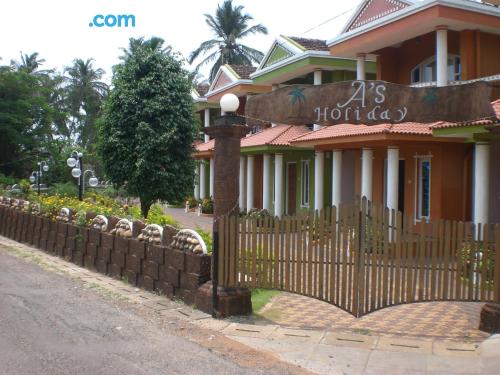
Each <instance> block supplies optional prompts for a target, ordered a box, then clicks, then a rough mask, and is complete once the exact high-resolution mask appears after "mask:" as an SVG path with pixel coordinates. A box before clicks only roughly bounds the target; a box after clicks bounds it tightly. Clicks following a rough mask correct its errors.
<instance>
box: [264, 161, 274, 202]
mask: <svg viewBox="0 0 500 375" xmlns="http://www.w3.org/2000/svg"><path fill="white" fill-rule="evenodd" d="M271 187H272V184H271V155H270V154H264V159H263V165H262V208H263V209H265V210H268V211H269V210H270V209H271Z"/></svg>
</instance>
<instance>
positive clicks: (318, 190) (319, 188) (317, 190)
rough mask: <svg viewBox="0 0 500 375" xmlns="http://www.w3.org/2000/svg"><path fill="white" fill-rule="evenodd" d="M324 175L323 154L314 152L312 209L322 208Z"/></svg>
mask: <svg viewBox="0 0 500 375" xmlns="http://www.w3.org/2000/svg"><path fill="white" fill-rule="evenodd" d="M324 174H325V153H324V152H323V151H316V153H315V156H314V209H315V210H321V209H322V208H323V192H324Z"/></svg>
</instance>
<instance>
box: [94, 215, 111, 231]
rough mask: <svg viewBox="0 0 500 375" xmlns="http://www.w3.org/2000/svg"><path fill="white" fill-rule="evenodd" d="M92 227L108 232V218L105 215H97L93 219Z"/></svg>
mask: <svg viewBox="0 0 500 375" xmlns="http://www.w3.org/2000/svg"><path fill="white" fill-rule="evenodd" d="M90 227H91V228H93V229H97V230H99V231H101V232H106V231H107V230H108V218H107V217H106V216H103V215H97V216H96V217H94V218H93V219H92V222H91V223H90Z"/></svg>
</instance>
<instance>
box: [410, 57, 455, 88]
mask: <svg viewBox="0 0 500 375" xmlns="http://www.w3.org/2000/svg"><path fill="white" fill-rule="evenodd" d="M410 79H411V83H422V82H435V81H437V73H436V56H432V57H429V58H428V59H425V60H424V61H422V62H421V63H420V64H418V65H417V66H416V67H415V68H413V69H412V70H411V77H410ZM461 79H462V66H461V64H460V56H457V55H448V81H460V80H461Z"/></svg>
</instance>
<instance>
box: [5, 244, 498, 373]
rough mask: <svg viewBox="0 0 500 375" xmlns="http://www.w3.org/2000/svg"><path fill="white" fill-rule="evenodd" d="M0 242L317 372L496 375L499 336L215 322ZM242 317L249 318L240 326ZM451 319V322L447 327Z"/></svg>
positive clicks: (154, 308) (123, 295) (157, 310)
mask: <svg viewBox="0 0 500 375" xmlns="http://www.w3.org/2000/svg"><path fill="white" fill-rule="evenodd" d="M0 245H5V246H8V247H9V248H10V249H12V250H10V252H11V253H13V254H14V255H17V256H19V257H22V258H25V259H26V260H27V261H32V262H36V263H38V264H40V265H41V266H42V267H44V268H48V269H52V270H55V271H57V272H63V273H65V274H66V275H68V276H69V277H72V278H77V279H80V280H82V281H83V282H85V283H89V284H90V285H91V286H92V287H93V288H95V289H96V290H98V291H101V292H102V291H104V293H103V294H104V295H106V293H109V294H111V295H113V296H115V297H114V298H116V296H120V297H121V298H124V299H126V300H128V301H129V302H131V303H139V304H141V305H143V306H144V307H146V308H149V309H151V311H152V312H153V313H156V314H161V315H163V316H167V317H173V318H178V319H183V320H184V321H186V323H189V324H192V325H194V326H200V327H203V328H206V329H210V330H213V331H217V332H220V333H222V334H224V335H225V336H227V337H228V338H231V339H232V340H235V341H238V342H240V343H242V344H244V345H247V346H248V347H251V348H254V349H257V350H259V351H267V352H271V353H273V354H274V355H275V356H277V357H278V358H280V359H281V360H284V361H286V362H289V363H292V364H295V365H298V366H301V367H303V368H305V369H307V370H310V371H312V372H315V373H318V374H325V375H326V374H328V375H336V374H348V375H354V374H366V375H368V374H371V375H390V374H400V375H423V374H429V375H438V374H484V375H498V373H499V372H498V369H499V368H500V335H495V336H491V337H490V338H488V339H486V340H485V341H483V342H470V341H458V340H453V341H450V340H444V339H436V338H422V337H408V336H405V335H404V334H401V335H399V336H397V337H388V336H385V335H379V334H375V333H374V332H372V331H369V332H368V331H360V332H359V333H353V332H352V331H350V332H349V331H346V330H343V329H339V328H335V327H333V328H332V327H330V328H328V329H310V330H306V329H293V328H288V327H284V326H280V325H278V324H269V322H266V321H264V320H263V319H254V320H252V319H248V318H243V319H240V318H232V319H225V320H214V319H212V318H211V317H210V316H209V315H207V314H204V313H202V312H200V311H198V310H194V309H192V308H191V307H189V306H186V305H184V304H182V303H178V302H174V301H171V300H168V299H167V298H165V297H163V296H158V295H156V294H154V293H149V292H146V291H143V290H140V289H138V288H134V287H132V286H130V285H127V284H124V283H123V282H121V281H119V280H115V279H112V278H110V277H107V276H104V275H101V274H98V273H94V272H91V271H88V270H86V269H83V268H80V267H78V266H76V265H74V264H72V263H68V262H66V261H64V260H62V259H60V258H57V257H54V256H51V255H49V254H46V253H44V252H42V251H40V250H37V249H34V248H31V247H28V246H25V245H22V244H19V243H17V242H14V241H11V240H8V239H5V238H4V237H0ZM242 321H247V322H251V323H252V324H244V323H241V322H242ZM452 327H453V323H452V322H450V329H451V328H452Z"/></svg>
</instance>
